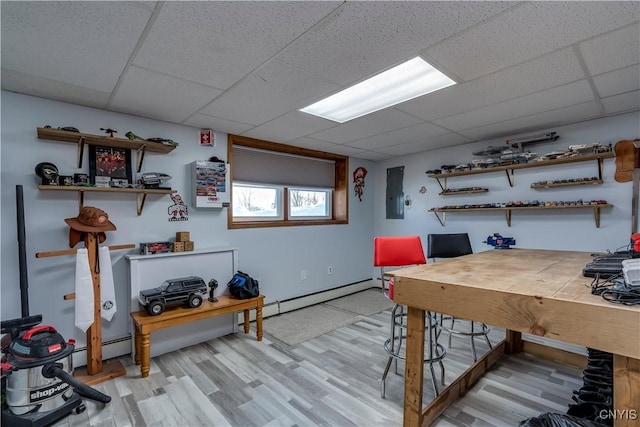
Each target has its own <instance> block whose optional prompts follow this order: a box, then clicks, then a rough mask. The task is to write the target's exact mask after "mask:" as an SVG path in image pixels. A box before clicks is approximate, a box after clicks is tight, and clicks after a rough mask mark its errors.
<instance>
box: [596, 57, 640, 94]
mask: <svg viewBox="0 0 640 427" xmlns="http://www.w3.org/2000/svg"><path fill="white" fill-rule="evenodd" d="M593 83H594V85H595V86H596V90H597V91H598V94H599V95H600V96H601V97H606V96H611V95H617V94H619V93H624V92H630V91H632V90H636V89H640V65H638V64H636V65H633V66H631V67H627V68H623V69H621V70H616V71H611V72H610V73H605V74H600V75H599V76H595V77H594V78H593Z"/></svg>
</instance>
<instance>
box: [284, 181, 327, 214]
mask: <svg viewBox="0 0 640 427" xmlns="http://www.w3.org/2000/svg"><path fill="white" fill-rule="evenodd" d="M330 200H331V191H330V190H311V189H293V188H292V189H289V216H290V217H292V218H294V217H296V218H298V219H303V218H327V217H329V212H331V203H330Z"/></svg>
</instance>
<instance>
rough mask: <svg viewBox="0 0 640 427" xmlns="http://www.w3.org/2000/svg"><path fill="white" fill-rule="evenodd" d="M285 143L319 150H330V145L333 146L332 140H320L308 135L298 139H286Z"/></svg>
mask: <svg viewBox="0 0 640 427" xmlns="http://www.w3.org/2000/svg"><path fill="white" fill-rule="evenodd" d="M287 144H291V145H294V146H296V147H303V148H310V149H312V150H320V151H331V147H333V146H334V145H337V144H334V143H333V142H327V141H320V140H319V139H313V138H309V137H302V138H298V139H294V140H292V141H288V142H287Z"/></svg>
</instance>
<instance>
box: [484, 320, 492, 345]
mask: <svg viewBox="0 0 640 427" xmlns="http://www.w3.org/2000/svg"><path fill="white" fill-rule="evenodd" d="M482 332H484V333H485V334H484V339H485V340H486V341H487V345H488V346H489V350H492V349H493V346H492V345H491V341H490V340H489V331H488V328H487V325H485V324H484V323H483V324H482Z"/></svg>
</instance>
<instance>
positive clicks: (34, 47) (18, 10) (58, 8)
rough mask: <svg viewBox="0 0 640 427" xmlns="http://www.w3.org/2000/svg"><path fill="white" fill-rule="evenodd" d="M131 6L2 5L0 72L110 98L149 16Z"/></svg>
mask: <svg viewBox="0 0 640 427" xmlns="http://www.w3.org/2000/svg"><path fill="white" fill-rule="evenodd" d="M136 3H137V2H69V1H62V2H57V1H56V2H32V3H27V2H4V1H3V2H1V7H2V66H3V67H4V68H8V69H11V70H16V71H17V70H19V71H20V72H24V73H27V74H31V75H33V76H39V77H44V78H46V79H49V80H57V81H60V82H63V83H67V84H70V85H73V86H74V87H83V88H87V89H93V90H97V91H100V92H110V91H111V90H113V88H114V86H115V85H116V83H117V81H118V77H119V76H120V74H122V72H123V70H124V68H125V65H126V64H127V61H128V60H129V57H130V56H131V54H132V52H133V50H134V48H135V46H136V43H137V41H138V38H139V37H140V35H141V34H142V31H143V30H144V27H145V25H146V23H147V21H148V19H149V17H150V16H151V11H150V10H149V8H147V7H141V6H140V5H138V4H136ZM79 35H81V36H79Z"/></svg>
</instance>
